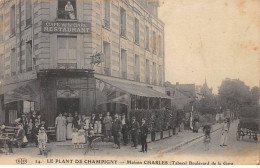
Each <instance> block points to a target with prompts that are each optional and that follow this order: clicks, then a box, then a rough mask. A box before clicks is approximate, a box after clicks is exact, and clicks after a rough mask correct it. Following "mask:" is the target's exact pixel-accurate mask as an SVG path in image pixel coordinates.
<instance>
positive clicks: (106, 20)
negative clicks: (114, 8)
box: [104, 0, 110, 29]
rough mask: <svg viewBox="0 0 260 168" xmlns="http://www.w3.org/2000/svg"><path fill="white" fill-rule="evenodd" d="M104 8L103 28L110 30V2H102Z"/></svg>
mask: <svg viewBox="0 0 260 168" xmlns="http://www.w3.org/2000/svg"><path fill="white" fill-rule="evenodd" d="M104 4H105V5H104V6H105V18H104V26H105V27H106V28H109V29H110V0H104Z"/></svg>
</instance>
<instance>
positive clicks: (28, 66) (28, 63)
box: [26, 40, 32, 71]
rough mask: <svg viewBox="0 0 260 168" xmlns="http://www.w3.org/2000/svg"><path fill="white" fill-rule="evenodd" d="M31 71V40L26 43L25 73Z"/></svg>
mask: <svg viewBox="0 0 260 168" xmlns="http://www.w3.org/2000/svg"><path fill="white" fill-rule="evenodd" d="M31 70H32V40H30V41H28V42H26V71H31Z"/></svg>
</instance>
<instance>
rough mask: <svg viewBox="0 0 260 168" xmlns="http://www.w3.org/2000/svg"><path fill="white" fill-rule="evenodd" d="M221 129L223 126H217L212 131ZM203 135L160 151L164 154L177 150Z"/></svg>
mask: <svg viewBox="0 0 260 168" xmlns="http://www.w3.org/2000/svg"><path fill="white" fill-rule="evenodd" d="M220 129H221V127H219V128H216V129H215V130H213V131H211V132H210V133H213V132H216V131H218V130H220ZM201 137H204V135H199V136H197V137H195V138H192V139H190V140H188V141H186V142H182V143H180V144H178V145H175V146H173V147H170V148H167V149H163V150H161V151H160V152H159V153H160V154H162V153H169V152H172V151H174V150H176V149H178V148H180V147H182V146H184V145H187V144H189V143H191V142H193V141H195V140H197V139H200V138H201Z"/></svg>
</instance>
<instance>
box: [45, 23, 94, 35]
mask: <svg viewBox="0 0 260 168" xmlns="http://www.w3.org/2000/svg"><path fill="white" fill-rule="evenodd" d="M42 32H43V33H75V34H88V33H90V32H91V24H90V23H86V22H49V21H43V22H42Z"/></svg>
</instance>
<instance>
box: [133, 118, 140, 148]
mask: <svg viewBox="0 0 260 168" xmlns="http://www.w3.org/2000/svg"><path fill="white" fill-rule="evenodd" d="M139 129H140V125H139V123H138V122H137V121H136V120H135V117H133V118H132V127H131V133H132V140H133V143H134V145H133V146H132V147H135V148H137V145H138V135H139Z"/></svg>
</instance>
